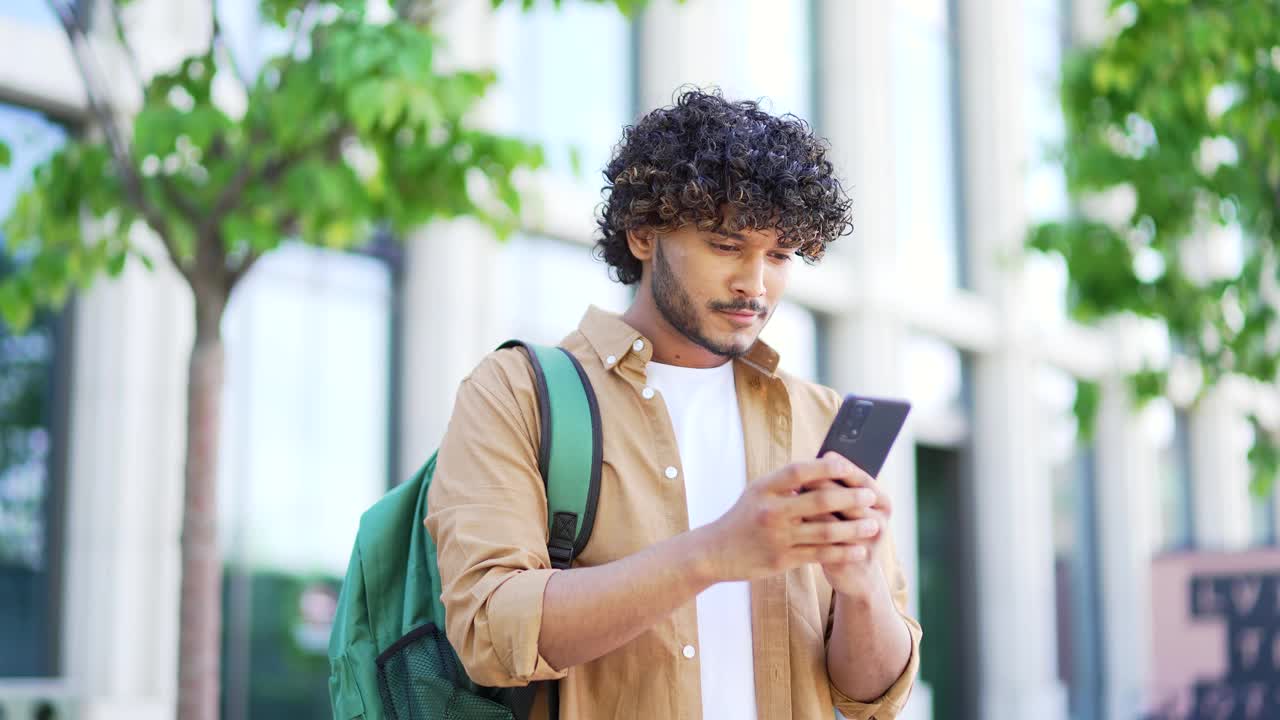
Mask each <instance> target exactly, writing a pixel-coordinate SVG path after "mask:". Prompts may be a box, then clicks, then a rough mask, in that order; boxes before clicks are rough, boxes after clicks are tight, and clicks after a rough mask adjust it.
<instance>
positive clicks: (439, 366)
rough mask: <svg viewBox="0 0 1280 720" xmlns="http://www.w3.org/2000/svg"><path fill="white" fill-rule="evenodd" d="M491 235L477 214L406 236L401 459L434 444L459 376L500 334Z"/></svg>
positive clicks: (411, 460)
mask: <svg viewBox="0 0 1280 720" xmlns="http://www.w3.org/2000/svg"><path fill="white" fill-rule="evenodd" d="M497 251H498V247H497V243H495V242H494V239H493V235H492V233H490V232H489V231H488V230H487V229H486V228H484V227H482V226H480V225H479V224H478V223H476V222H475V221H471V220H459V221H451V222H439V223H432V224H431V225H428V226H427V227H425V228H423V229H422V230H420V231H418V232H417V233H415V234H414V235H413V237H411V238H410V239H409V242H408V244H407V247H406V253H405V268H404V273H405V274H404V299H403V301H404V308H403V309H404V314H403V318H404V335H403V344H402V351H401V352H402V359H401V373H402V374H401V377H400V382H401V399H400V407H401V442H400V448H401V452H400V467H401V468H402V474H403V473H412V472H413V471H414V470H416V469H417V468H418V467H420V466H421V465H422V463H423V462H425V461H426V459H427V458H428V457H430V455H431V453H432V452H434V451H435V449H436V447H438V446H439V444H440V438H441V437H442V436H443V435H444V431H445V428H446V427H447V426H448V423H449V416H450V415H451V414H452V413H453V401H454V398H455V396H456V395H457V391H458V384H459V383H460V382H461V381H462V379H463V378H465V377H466V376H467V374H469V373H470V372H471V370H472V369H474V368H475V366H476V363H478V362H480V359H481V358H483V357H484V355H485V354H486V353H487V352H489V351H490V350H492V349H493V348H494V347H496V346H497V344H498V343H499V342H501V341H502V340H503V339H505V338H502V337H499V335H500V331H499V325H498V323H497V322H496V321H495V317H496V315H495V313H496V312H497V308H495V307H493V305H494V303H493V302H492V296H493V293H494V290H493V289H492V275H493V272H494V267H495V263H496V262H497V258H496V255H497Z"/></svg>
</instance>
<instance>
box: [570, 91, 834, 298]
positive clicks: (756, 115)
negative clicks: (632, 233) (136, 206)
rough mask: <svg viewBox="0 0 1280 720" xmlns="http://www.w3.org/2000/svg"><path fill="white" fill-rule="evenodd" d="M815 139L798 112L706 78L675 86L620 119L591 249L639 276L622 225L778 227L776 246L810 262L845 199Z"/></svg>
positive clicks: (621, 274)
mask: <svg viewBox="0 0 1280 720" xmlns="http://www.w3.org/2000/svg"><path fill="white" fill-rule="evenodd" d="M828 149H829V147H828V144H827V142H826V141H825V140H823V139H821V138H819V137H817V136H815V135H814V134H813V129H812V128H811V127H810V126H809V124H808V123H807V122H805V121H804V120H803V119H801V118H798V117H796V116H795V115H791V114H786V115H782V116H774V115H770V114H769V113H767V112H765V111H763V110H761V109H760V107H759V104H758V103H756V102H753V101H750V100H741V101H736V102H733V101H729V100H726V99H725V98H724V96H723V95H722V93H721V91H720V90H719V89H716V88H712V89H710V90H702V89H699V88H682V89H681V90H679V91H678V97H677V99H676V102H675V105H673V106H670V107H663V108H659V109H657V110H654V111H652V112H650V113H649V114H647V115H645V116H644V117H643V118H641V119H640V121H639V122H637V123H636V124H635V125H628V126H627V127H626V128H624V129H623V133H622V141H621V142H619V143H618V145H617V146H616V147H615V148H614V154H613V159H612V160H611V161H610V162H609V164H608V166H606V168H605V170H604V177H605V186H604V188H602V192H603V194H604V198H605V199H604V201H603V202H602V203H601V204H600V208H599V210H598V213H597V215H598V217H597V220H596V224H597V226H598V227H599V230H600V233H599V237H598V239H597V240H596V248H595V254H596V256H597V257H599V258H602V259H603V260H604V261H605V262H606V263H608V264H609V266H610V268H611V270H612V272H613V274H614V276H615V277H616V279H617V280H618V281H619V282H621V283H623V284H625V285H631V284H634V283H637V282H639V281H640V261H639V260H638V259H636V257H635V256H634V255H632V254H631V249H630V247H628V245H627V231H628V230H635V229H641V228H644V229H646V230H648V231H651V232H656V233H658V234H664V233H668V232H671V231H673V230H675V229H677V228H680V227H683V226H685V225H688V224H694V225H696V226H697V227H698V228H699V229H702V230H724V231H726V232H738V231H740V230H742V229H744V228H750V229H754V230H766V229H774V230H777V231H778V236H779V242H780V244H781V245H782V246H783V247H788V248H796V254H797V255H799V256H800V257H802V258H804V259H805V261H806V262H809V263H816V262H818V261H819V260H821V259H822V256H823V255H824V254H825V253H826V249H827V245H829V244H830V243H832V242H834V241H835V240H836V238H838V237H840V236H842V235H846V234H848V233H849V232H851V231H852V229H853V225H852V223H851V221H850V212H849V208H850V206H851V205H852V203H851V202H850V200H849V197H848V196H847V195H846V194H845V191H844V188H843V187H841V184H840V180H839V179H838V178H837V177H836V176H835V173H834V169H833V167H832V164H831V162H830V161H829V160H827V157H826V153H827V150H828Z"/></svg>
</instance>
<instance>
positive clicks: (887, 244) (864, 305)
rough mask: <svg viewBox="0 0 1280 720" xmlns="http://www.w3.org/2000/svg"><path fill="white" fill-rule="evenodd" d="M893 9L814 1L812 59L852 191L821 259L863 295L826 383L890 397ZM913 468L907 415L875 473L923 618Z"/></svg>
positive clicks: (896, 392) (924, 689)
mask: <svg viewBox="0 0 1280 720" xmlns="http://www.w3.org/2000/svg"><path fill="white" fill-rule="evenodd" d="M892 12H893V8H892V7H891V5H890V4H889V3H878V2H856V3H850V2H844V0H823V1H822V2H820V3H818V5H817V9H816V13H817V17H816V21H817V22H818V23H819V26H818V28H817V38H818V43H819V54H818V63H819V64H820V66H821V67H822V68H826V69H827V71H826V72H824V73H822V74H821V75H820V77H821V82H822V84H821V86H820V87H817V88H815V89H814V93H815V95H817V96H819V97H821V98H822V102H821V103H820V107H821V113H822V114H821V115H820V116H819V117H816V118H814V120H815V124H816V125H817V127H818V129H819V131H820V133H821V134H822V135H823V136H825V137H826V138H827V139H828V140H829V141H830V142H831V146H832V148H831V155H832V161H833V162H834V163H835V165H836V168H837V172H838V173H839V174H840V176H841V178H842V180H843V181H844V182H845V183H846V185H845V187H846V189H847V190H848V191H849V192H850V194H851V195H852V198H853V213H854V233H853V235H852V236H849V237H845V238H842V239H840V240H839V241H837V242H836V244H835V245H833V246H832V250H831V252H830V254H829V255H828V258H827V259H826V262H830V263H840V264H844V265H846V266H847V268H848V270H849V272H850V273H851V274H852V275H853V277H854V278H855V279H854V283H855V285H856V286H857V287H858V293H857V294H856V295H857V297H858V298H859V301H858V304H857V306H856V307H850V308H848V309H847V310H846V312H845V314H843V315H840V316H836V317H833V318H832V319H831V322H830V326H829V328H830V338H829V342H828V353H829V357H828V359H827V365H828V367H830V368H831V384H832V385H833V386H834V387H835V388H836V389H837V390H840V391H841V392H864V393H867V394H875V395H884V396H890V397H892V396H902V395H904V394H905V392H906V378H905V376H904V375H903V367H904V365H905V362H904V359H905V340H906V327H905V325H904V322H903V319H902V318H901V317H900V315H899V314H898V313H897V312H896V311H895V309H894V307H893V304H892V303H893V301H892V297H893V283H894V281H895V277H896V272H895V267H896V264H897V259H896V258H897V251H896V243H895V238H894V227H893V224H894V222H893V218H894V182H893V176H894V154H893V144H892V142H891V141H890V140H891V132H890V129H891V127H892V123H893V118H892V113H891V103H890V97H889V93H890V88H889V77H890V73H889V68H890V57H891V51H892V49H891V48H890V46H889V37H890V35H891V33H890V23H891V20H892ZM835 68H840V69H841V70H840V71H839V72H836V71H834V70H833V69H835ZM915 473H916V468H915V437H914V433H913V432H912V423H911V422H910V421H909V422H908V423H907V426H906V427H905V428H904V429H903V432H902V434H901V435H900V436H899V437H898V440H897V442H896V444H895V447H894V450H893V452H892V454H891V455H890V459H889V462H888V463H887V464H886V465H885V467H884V469H883V470H882V471H881V473H880V478H879V479H880V481H881V482H882V483H883V484H884V486H885V487H886V488H887V489H888V490H889V491H890V492H891V493H892V496H893V501H894V514H893V535H894V540H895V542H896V544H897V550H898V560H899V562H901V564H902V568H903V572H904V573H905V574H906V576H907V583H908V585H909V587H910V588H911V611H912V613H914V614H915V616H916V617H919V612H920V611H919V608H920V603H919V595H918V592H919V582H918V575H919V573H918V571H919V552H918V545H919V542H918V541H919V536H918V532H917V528H916V482H915ZM927 632H928V631H927V630H926V634H927ZM932 716H933V708H932V694H931V693H930V689H929V687H928V685H927V684H925V683H923V682H918V683H917V685H916V689H915V691H914V692H913V693H912V696H911V700H910V702H909V703H908V705H907V708H906V711H905V712H904V714H903V717H904V718H910V719H912V720H915V719H920V720H923V719H924V718H929V717H932Z"/></svg>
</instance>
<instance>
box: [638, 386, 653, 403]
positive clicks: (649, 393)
mask: <svg viewBox="0 0 1280 720" xmlns="http://www.w3.org/2000/svg"><path fill="white" fill-rule="evenodd" d="M640 394H641V395H643V396H644V399H645V400H652V399H653V388H651V387H647V388H645V389H643V390H641V391H640Z"/></svg>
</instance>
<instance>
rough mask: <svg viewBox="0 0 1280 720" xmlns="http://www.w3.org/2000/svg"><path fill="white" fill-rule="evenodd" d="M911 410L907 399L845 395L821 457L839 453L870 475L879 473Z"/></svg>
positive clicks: (823, 443) (820, 454)
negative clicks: (829, 453)
mask: <svg viewBox="0 0 1280 720" xmlns="http://www.w3.org/2000/svg"><path fill="white" fill-rule="evenodd" d="M909 412H911V403H909V402H907V401H906V400H890V399H885V398H872V397H861V396H858V395H846V396H845V398H844V402H842V403H841V404H840V410H839V411H838V412H837V413H836V417H835V420H833V421H832V422H831V429H829V430H827V437H826V439H825V440H823V441H822V449H820V450H818V457H822V456H823V455H825V454H826V453H828V452H837V453H840V454H841V455H843V456H845V457H846V458H848V459H849V460H851V461H853V464H854V465H857V466H858V467H860V468H862V470H863V472H865V473H867V474H868V475H870V476H871V477H876V476H877V475H879V474H880V468H882V467H884V461H885V460H886V459H888V457H889V450H890V448H892V447H893V441H894V440H895V439H897V437H898V433H899V432H900V431H901V430H902V424H903V423H905V422H906V420H907V413H909Z"/></svg>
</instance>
